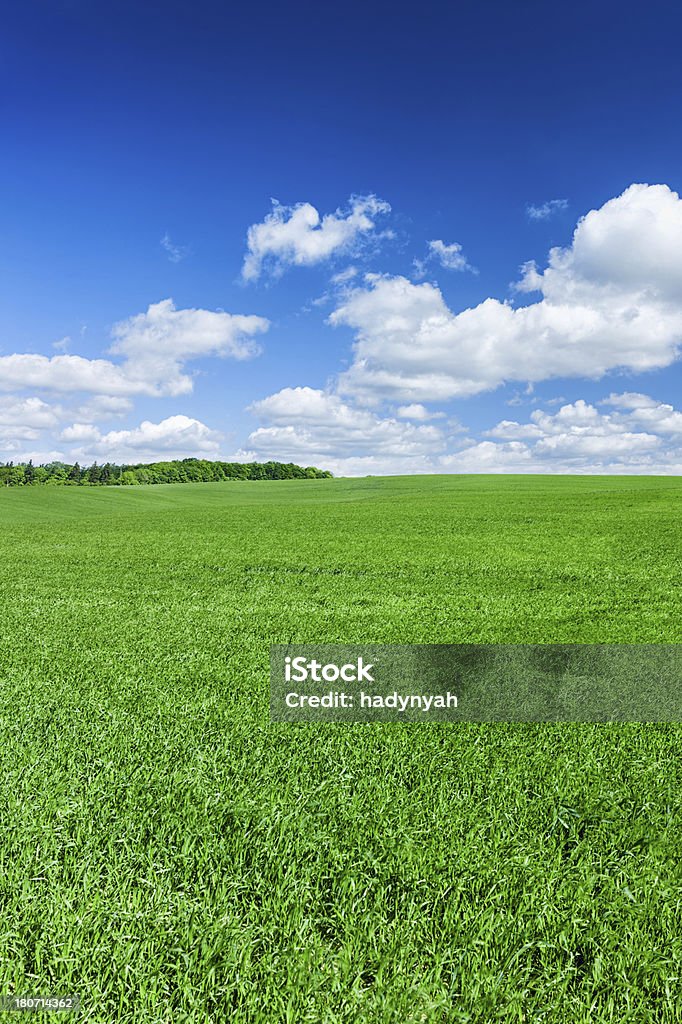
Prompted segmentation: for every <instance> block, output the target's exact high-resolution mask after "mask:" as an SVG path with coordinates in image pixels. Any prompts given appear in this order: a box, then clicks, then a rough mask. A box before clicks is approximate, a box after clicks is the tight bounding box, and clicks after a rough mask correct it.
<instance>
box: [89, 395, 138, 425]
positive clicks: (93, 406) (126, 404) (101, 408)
mask: <svg viewBox="0 0 682 1024" xmlns="http://www.w3.org/2000/svg"><path fill="white" fill-rule="evenodd" d="M132 408H133V403H132V402H131V400H130V399H129V398H123V397H122V396H121V395H93V397H92V398H90V399H89V400H88V401H87V402H84V403H83V404H82V405H80V406H79V407H78V408H77V409H76V413H75V415H76V417H77V418H78V419H79V420H83V421H85V422H86V423H91V422H92V421H93V420H98V419H102V418H106V417H111V416H124V415H125V414H126V413H127V412H131V411H132Z"/></svg>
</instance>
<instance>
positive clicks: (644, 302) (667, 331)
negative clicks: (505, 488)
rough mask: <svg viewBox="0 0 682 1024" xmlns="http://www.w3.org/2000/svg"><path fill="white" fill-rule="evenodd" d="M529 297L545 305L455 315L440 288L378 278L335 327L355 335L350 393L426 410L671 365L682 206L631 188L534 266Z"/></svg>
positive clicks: (679, 294) (651, 189) (663, 190)
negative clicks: (550, 383) (538, 385)
mask: <svg viewBox="0 0 682 1024" xmlns="http://www.w3.org/2000/svg"><path fill="white" fill-rule="evenodd" d="M520 287H521V289H522V290H531V289H533V290H538V291H540V292H541V298H540V299H539V300H538V301H536V302H532V303H531V304H529V305H527V306H522V307H519V308H515V307H513V306H512V305H511V304H510V303H507V302H500V301H498V300H497V299H494V298H489V299H486V300H485V301H484V302H482V303H481V304H480V305H478V306H476V307H474V308H473V309H465V310H463V311H462V312H460V313H453V312H452V311H451V310H450V309H448V307H447V305H446V304H445V301H444V299H443V296H442V294H441V292H440V290H439V289H438V288H437V287H436V286H435V285H432V284H428V283H427V284H414V283H412V282H410V281H408V280H407V279H406V278H404V277H389V276H379V275H367V276H366V278H365V286H364V287H361V288H355V289H352V290H351V291H350V292H349V293H348V294H347V295H346V296H344V297H343V298H342V300H341V303H340V305H339V306H338V308H337V309H336V310H335V311H334V312H333V313H332V314H331V316H330V323H332V324H333V325H338V324H346V325H348V326H350V327H352V328H354V330H355V332H356V340H355V345H354V361H353V363H352V365H351V367H350V368H349V369H348V370H347V371H346V372H344V373H342V374H341V376H340V378H339V383H338V389H339V391H340V392H341V393H342V394H345V395H352V396H354V397H355V398H356V399H358V400H359V401H362V402H364V403H367V404H372V403H378V402H380V401H381V400H383V399H389V400H398V401H402V402H421V401H429V400H444V399H448V398H452V397H465V396H468V395H474V394H478V393H480V392H482V391H486V390H492V389H494V388H496V387H498V386H499V385H500V384H502V383H503V382H505V381H523V382H536V381H540V380H547V379H549V378H555V377H588V378H594V379H596V378H599V377H601V376H602V375H603V374H605V373H607V372H608V371H609V370H615V369H619V368H625V369H629V370H633V371H637V372H643V371H646V370H652V369H656V368H660V367H664V366H668V365H670V364H671V363H672V362H673V361H674V360H675V359H676V358H677V357H678V355H679V346H680V342H681V341H682V201H680V199H679V197H678V195H677V194H676V193H675V192H672V191H671V190H670V189H669V188H667V186H665V185H654V186H648V185H632V186H631V187H630V188H629V189H627V190H626V191H625V192H624V193H623V195H621V196H619V197H618V198H616V199H612V200H610V201H609V202H608V203H606V204H605V205H604V206H603V207H601V209H599V210H593V211H592V212H591V213H589V214H588V215H587V216H586V217H584V218H583V219H582V220H581V221H580V222H579V224H578V226H577V228H576V230H575V233H574V236H573V242H572V245H571V246H570V247H568V248H566V249H560V248H555V249H552V250H551V251H550V254H549V263H548V267H547V269H546V270H545V271H544V272H540V271H539V270H538V269H537V267H535V265H534V264H527V265H526V266H525V274H524V280H523V281H522V283H521V286H520Z"/></svg>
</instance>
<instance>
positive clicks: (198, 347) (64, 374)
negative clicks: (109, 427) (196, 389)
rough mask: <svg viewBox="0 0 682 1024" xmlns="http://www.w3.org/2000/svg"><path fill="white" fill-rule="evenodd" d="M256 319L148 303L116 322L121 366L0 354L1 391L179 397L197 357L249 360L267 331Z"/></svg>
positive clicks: (115, 352) (167, 303)
mask: <svg viewBox="0 0 682 1024" xmlns="http://www.w3.org/2000/svg"><path fill="white" fill-rule="evenodd" d="M268 326H269V323H268V321H267V320H265V319H264V318H263V317H259V316H240V315H232V314H230V313H224V312H222V311H217V312H212V311H211V310H207V309H176V308H175V305H174V303H173V300H172V299H165V300H164V301H162V302H157V303H153V304H152V305H151V306H149V308H148V310H147V311H146V313H139V314H137V315H136V316H132V317H130V318H129V319H128V320H123V321H121V322H120V323H118V324H116V325H115V326H114V328H113V331H112V337H113V339H114V344H113V345H112V347H111V349H110V352H111V354H113V355H119V356H122V357H123V360H122V362H120V363H114V362H112V361H110V360H108V359H86V358H85V357H83V356H75V355H58V356H52V357H49V356H43V355H37V354H33V353H25V354H24V353H21V354H14V355H7V356H0V389H2V390H7V391H13V390H19V389H23V388H44V389H47V390H51V391H59V392H78V391H87V392H91V393H93V394H101V395H108V396H114V397H120V396H126V395H136V394H137V395H153V396H155V397H159V396H162V395H180V394H186V393H187V392H190V391H191V390H192V386H193V383H192V377H191V376H189V375H188V374H187V373H185V372H184V369H185V364H186V363H187V362H189V361H190V360H192V359H197V358H199V357H202V356H220V357H230V358H232V359H239V360H243V359H250V358H252V357H253V356H255V355H257V354H258V352H259V351H260V349H259V347H258V345H257V344H256V342H255V341H254V336H255V335H257V334H260V333H262V332H263V331H266V330H267V329H268Z"/></svg>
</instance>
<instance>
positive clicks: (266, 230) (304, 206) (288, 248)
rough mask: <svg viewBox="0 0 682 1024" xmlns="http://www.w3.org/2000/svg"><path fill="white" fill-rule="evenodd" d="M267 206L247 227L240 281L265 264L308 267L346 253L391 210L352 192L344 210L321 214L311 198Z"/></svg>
mask: <svg viewBox="0 0 682 1024" xmlns="http://www.w3.org/2000/svg"><path fill="white" fill-rule="evenodd" d="M272 205H273V208H272V212H271V213H269V214H268V215H267V217H266V218H265V220H263V221H262V222H261V223H259V224H252V225H251V227H250V228H249V230H248V233H247V254H246V256H245V258H244V265H243V267H242V277H243V279H244V281H255V280H257V279H258V278H259V277H260V275H261V273H262V272H263V270H264V269H266V268H267V269H268V270H269V271H270V272H272V273H274V274H276V275H277V274H281V273H282V272H283V271H284V270H285V268H286V267H288V266H297V267H305V266H312V265H313V264H315V263H321V262H323V261H324V260H327V259H329V258H330V257H331V256H334V255H336V254H338V253H341V252H346V251H348V250H349V249H351V248H352V246H353V244H354V243H356V242H357V241H358V240H359V239H360V238H361V237H362V236H364V235H367V234H369V233H370V232H371V231H372V230H373V229H374V227H375V222H376V218H377V217H378V216H379V215H380V214H384V213H388V212H389V211H390V209H391V207H390V206H389V204H388V203H387V202H384V200H383V199H378V198H377V197H376V196H373V195H369V196H352V197H351V199H350V203H349V207H348V209H346V210H337V211H336V212H335V213H327V214H325V215H324V216H323V217H320V214H319V213H318V211H317V210H316V209H315V207H314V206H312V205H311V204H310V203H298V204H297V205H296V206H282V205H281V204H280V203H278V202H277V201H276V200H273V201H272Z"/></svg>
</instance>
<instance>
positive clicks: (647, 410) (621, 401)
mask: <svg viewBox="0 0 682 1024" xmlns="http://www.w3.org/2000/svg"><path fill="white" fill-rule="evenodd" d="M601 404H602V405H611V406H615V407H616V408H617V409H619V410H626V413H624V414H623V413H622V414H621V417H622V419H623V420H625V421H627V422H629V423H632V424H636V425H638V426H642V427H645V428H647V429H650V430H652V431H654V432H655V433H657V434H662V435H663V436H666V437H675V436H677V435H680V436H682V412H678V411H677V410H676V409H674V408H673V406H672V405H668V404H667V403H665V402H657V401H656V399H655V398H650V397H649V396H648V395H640V394H637V393H633V392H625V393H624V394H622V395H610V396H609V397H608V398H605V399H604V401H603V402H601Z"/></svg>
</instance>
